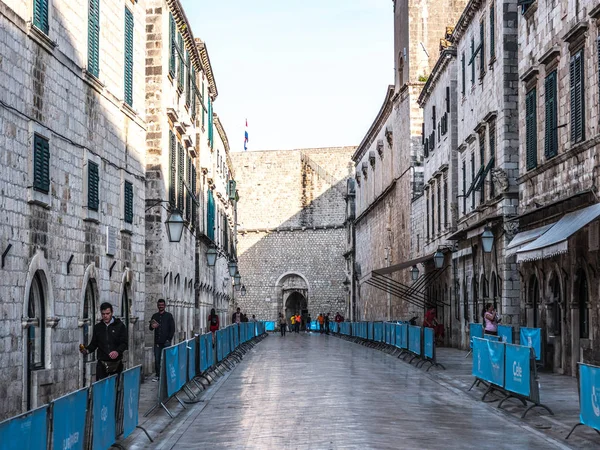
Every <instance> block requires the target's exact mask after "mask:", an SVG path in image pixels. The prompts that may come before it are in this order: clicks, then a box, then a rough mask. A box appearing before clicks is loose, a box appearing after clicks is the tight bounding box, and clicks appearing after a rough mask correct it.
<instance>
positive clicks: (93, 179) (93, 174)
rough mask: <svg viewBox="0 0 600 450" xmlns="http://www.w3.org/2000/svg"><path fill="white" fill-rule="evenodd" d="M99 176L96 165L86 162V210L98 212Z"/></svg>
mask: <svg viewBox="0 0 600 450" xmlns="http://www.w3.org/2000/svg"><path fill="white" fill-rule="evenodd" d="M99 184H100V176H99V174H98V164H96V163H95V162H93V161H88V189H87V193H88V208H89V209H91V210H92V211H98V206H99V204H100V196H99V188H98V185H99Z"/></svg>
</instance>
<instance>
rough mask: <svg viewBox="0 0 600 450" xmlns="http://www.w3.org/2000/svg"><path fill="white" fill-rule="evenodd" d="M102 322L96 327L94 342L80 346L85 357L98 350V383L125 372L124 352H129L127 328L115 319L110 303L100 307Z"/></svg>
mask: <svg viewBox="0 0 600 450" xmlns="http://www.w3.org/2000/svg"><path fill="white" fill-rule="evenodd" d="M100 314H101V315H102V320H101V321H100V322H98V323H97V324H96V325H94V335H93V336H92V341H91V342H90V344H89V345H88V346H87V347H86V346H85V345H80V346H79V350H80V352H81V353H83V354H84V355H87V354H88V353H93V352H95V351H96V350H98V363H97V364H96V381H98V380H102V379H103V378H106V377H108V376H109V375H114V374H115V373H120V372H122V371H123V352H125V350H127V327H126V326H125V324H124V323H123V322H121V320H120V319H117V318H115V317H113V307H112V305H111V304H110V303H106V302H105V303H102V304H101V305H100Z"/></svg>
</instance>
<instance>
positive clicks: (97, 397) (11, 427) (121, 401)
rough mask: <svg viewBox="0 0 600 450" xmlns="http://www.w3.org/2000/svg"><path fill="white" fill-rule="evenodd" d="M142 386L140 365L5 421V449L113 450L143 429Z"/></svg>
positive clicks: (1, 432)
mask: <svg viewBox="0 0 600 450" xmlns="http://www.w3.org/2000/svg"><path fill="white" fill-rule="evenodd" d="M140 382H141V366H136V367H133V368H131V369H128V370H125V371H124V372H122V373H120V374H118V375H113V376H111V377H109V378H105V379H104V380H100V381H97V382H96V383H94V384H92V386H91V387H87V388H84V389H80V390H78V391H75V392H72V393H70V394H68V395H65V396H63V397H60V398H58V399H56V400H54V401H53V402H52V403H50V404H49V405H44V406H42V407H40V408H37V409H35V410H33V411H29V412H27V413H25V414H21V415H18V416H16V417H12V418H10V419H8V420H5V421H4V422H2V423H0V443H1V446H2V448H3V449H6V450H21V449H25V448H26V449H31V450H47V449H77V448H79V449H83V448H85V449H92V448H93V449H94V450H97V449H98V450H103V449H108V448H110V447H111V446H113V445H115V443H116V441H117V439H118V438H123V439H124V438H126V437H127V436H129V435H130V434H131V433H132V432H133V430H135V428H136V427H138V428H141V427H139V426H138V407H139V399H140ZM142 429H143V428H142ZM144 432H146V430H144ZM146 435H148V433H146ZM148 438H150V436H148ZM150 440H152V439H150Z"/></svg>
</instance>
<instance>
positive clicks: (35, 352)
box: [27, 271, 46, 370]
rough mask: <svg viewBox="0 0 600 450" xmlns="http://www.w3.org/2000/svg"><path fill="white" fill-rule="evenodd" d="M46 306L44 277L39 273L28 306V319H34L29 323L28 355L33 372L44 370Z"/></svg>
mask: <svg viewBox="0 0 600 450" xmlns="http://www.w3.org/2000/svg"><path fill="white" fill-rule="evenodd" d="M44 306H45V299H44V288H43V283H42V275H41V274H40V272H39V271H38V272H36V274H35V275H34V277H33V280H32V281H31V288H30V289H29V302H28V306H27V317H28V318H29V319H33V320H28V321H27V322H28V327H27V338H28V339H27V354H28V364H29V369H31V370H37V369H43V368H44V353H45V352H44V350H45V339H44V331H45V330H46V326H45V317H46V314H45V311H44Z"/></svg>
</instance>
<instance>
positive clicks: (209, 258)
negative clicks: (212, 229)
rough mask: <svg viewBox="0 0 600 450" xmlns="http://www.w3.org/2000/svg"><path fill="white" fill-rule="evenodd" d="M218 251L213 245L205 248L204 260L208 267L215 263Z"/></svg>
mask: <svg viewBox="0 0 600 450" xmlns="http://www.w3.org/2000/svg"><path fill="white" fill-rule="evenodd" d="M218 254H219V252H217V249H216V248H214V247H210V248H209V249H208V250H206V262H207V263H208V267H214V266H215V264H216V263H217V256H218Z"/></svg>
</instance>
